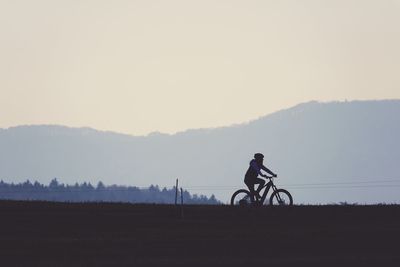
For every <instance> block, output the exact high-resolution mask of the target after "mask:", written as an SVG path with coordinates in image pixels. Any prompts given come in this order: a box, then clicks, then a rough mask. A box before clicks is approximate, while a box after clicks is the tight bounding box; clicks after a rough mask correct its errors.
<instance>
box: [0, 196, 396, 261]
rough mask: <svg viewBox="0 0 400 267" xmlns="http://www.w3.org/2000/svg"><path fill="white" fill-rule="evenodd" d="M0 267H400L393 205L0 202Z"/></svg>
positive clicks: (394, 207)
mask: <svg viewBox="0 0 400 267" xmlns="http://www.w3.org/2000/svg"><path fill="white" fill-rule="evenodd" d="M0 211H1V219H0V266H376V265H380V266H400V245H399V238H400V206H295V207H290V208H281V207H275V208H273V207H265V208H258V209H245V208H235V207H229V206H184V218H181V213H180V210H179V209H177V208H176V207H174V206H169V205H130V204H63V203H46V202H11V201H1V202H0Z"/></svg>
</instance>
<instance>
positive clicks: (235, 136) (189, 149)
mask: <svg viewBox="0 0 400 267" xmlns="http://www.w3.org/2000/svg"><path fill="white" fill-rule="evenodd" d="M399 137H400V100H374V101H349V102H348V101H345V102H327V103H320V102H316V101H311V102H307V103H303V104H299V105H297V106H294V107H292V108H288V109H285V110H281V111H278V112H275V113H272V114H269V115H266V116H263V117H260V118H258V119H256V120H253V121H250V122H248V123H244V124H237V125H232V126H227V127H220V128H209V129H195V130H187V131H184V132H179V133H177V134H173V135H170V134H162V133H153V134H149V135H147V136H131V135H126V134H119V133H114V132H104V131H97V130H94V129H91V128H70V127H65V126H58V125H30V126H18V127H12V128H7V129H0V179H3V180H4V181H7V182H13V181H14V182H20V181H23V180H26V179H29V180H31V181H34V180H38V181H39V182H49V181H50V180H52V179H53V178H54V177H57V178H58V180H59V181H61V182H64V183H68V184H73V183H75V182H83V181H88V182H91V183H93V184H97V182H98V181H102V182H103V183H105V184H121V185H134V186H149V185H150V184H154V185H155V184H157V185H159V186H167V187H172V186H173V185H174V184H175V179H176V178H179V181H180V186H182V187H183V188H184V189H187V190H189V191H190V192H193V193H201V194H206V195H211V194H215V196H216V197H217V199H220V200H222V201H224V202H227V201H228V200H229V198H230V195H231V194H232V193H233V192H234V191H235V190H236V189H239V188H242V187H244V184H243V176H244V173H245V171H246V170H247V168H248V164H249V161H250V160H251V159H252V157H253V154H254V153H256V152H261V153H264V154H265V161H264V163H265V165H266V166H267V167H268V168H270V169H271V170H272V171H274V172H276V173H277V174H278V178H276V179H275V182H276V184H277V186H278V187H283V188H286V189H288V190H289V191H290V192H291V193H292V195H293V198H294V201H295V203H312V204H316V203H321V204H324V203H339V202H348V203H398V202H400V194H399V193H400V174H399V165H400V164H399V163H400V138H399Z"/></svg>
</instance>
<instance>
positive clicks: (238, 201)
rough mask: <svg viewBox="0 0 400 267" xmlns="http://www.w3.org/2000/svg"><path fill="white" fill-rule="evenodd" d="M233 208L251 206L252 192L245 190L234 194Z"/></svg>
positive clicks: (232, 198) (232, 199)
mask: <svg viewBox="0 0 400 267" xmlns="http://www.w3.org/2000/svg"><path fill="white" fill-rule="evenodd" d="M231 205H232V206H248V205H251V197H250V192H249V191H247V190H245V189H240V190H238V191H236V192H235V193H233V195H232V197H231Z"/></svg>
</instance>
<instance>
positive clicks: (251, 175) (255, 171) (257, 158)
mask: <svg viewBox="0 0 400 267" xmlns="http://www.w3.org/2000/svg"><path fill="white" fill-rule="evenodd" d="M263 161H264V155H263V154H261V153H256V154H254V159H252V160H251V161H250V166H249V169H248V170H247V172H246V175H245V176H244V183H245V184H246V185H247V187H248V188H249V190H250V193H251V196H252V200H253V201H254V196H256V198H260V191H261V189H262V188H263V186H264V184H265V180H263V179H260V178H257V177H258V175H260V176H262V177H265V178H266V177H268V176H267V175H265V174H262V173H261V170H264V171H266V172H267V173H269V174H270V175H272V176H273V177H277V175H276V174H275V173H273V172H272V171H271V170H269V169H268V168H267V167H265V166H264V164H263ZM255 184H258V188H257V190H256V191H254V185H255Z"/></svg>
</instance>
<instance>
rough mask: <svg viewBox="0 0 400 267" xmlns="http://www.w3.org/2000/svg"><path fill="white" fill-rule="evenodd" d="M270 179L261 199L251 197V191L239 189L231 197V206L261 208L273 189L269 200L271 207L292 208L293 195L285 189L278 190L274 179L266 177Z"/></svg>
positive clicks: (264, 187)
mask: <svg viewBox="0 0 400 267" xmlns="http://www.w3.org/2000/svg"><path fill="white" fill-rule="evenodd" d="M265 178H268V179H269V182H268V183H267V184H265V185H264V186H263V187H262V188H261V190H260V193H261V191H262V190H263V189H264V193H263V194H262V196H261V197H260V198H258V196H254V198H253V197H252V196H251V193H250V191H249V190H246V189H239V190H237V191H236V192H235V193H233V195H232V197H231V205H232V206H235V205H239V206H247V205H256V206H261V205H263V203H264V202H265V200H266V198H267V194H268V192H269V189H271V188H272V191H273V192H272V194H271V196H270V198H269V205H272V206H273V205H280V206H285V205H286V206H291V205H293V198H292V195H291V194H290V193H289V192H288V191H287V190H285V189H278V188H277V187H276V186H275V184H274V181H273V177H269V176H267V177H265Z"/></svg>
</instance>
